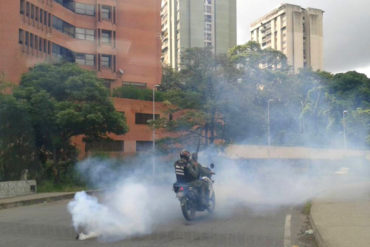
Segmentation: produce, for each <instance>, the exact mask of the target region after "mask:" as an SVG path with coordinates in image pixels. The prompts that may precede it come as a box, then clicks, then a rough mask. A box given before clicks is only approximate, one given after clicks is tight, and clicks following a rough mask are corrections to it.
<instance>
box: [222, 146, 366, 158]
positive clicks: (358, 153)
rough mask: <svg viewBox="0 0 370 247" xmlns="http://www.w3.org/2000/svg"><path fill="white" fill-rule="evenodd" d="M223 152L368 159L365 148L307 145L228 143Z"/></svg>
mask: <svg viewBox="0 0 370 247" xmlns="http://www.w3.org/2000/svg"><path fill="white" fill-rule="evenodd" d="M225 153H226V155H227V156H228V157H230V158H232V159H283V160H333V161H334V160H343V159H363V160H370V152H369V151H367V150H351V149H348V150H343V149H320V148H308V147H282V146H254V145H230V146H228V147H227V148H226V150H225Z"/></svg>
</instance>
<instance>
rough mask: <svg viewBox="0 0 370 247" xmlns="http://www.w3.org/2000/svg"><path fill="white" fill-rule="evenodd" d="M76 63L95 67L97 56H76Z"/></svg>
mask: <svg viewBox="0 0 370 247" xmlns="http://www.w3.org/2000/svg"><path fill="white" fill-rule="evenodd" d="M75 62H76V63H77V64H80V65H87V66H95V55H92V54H82V53H80V54H76V59H75Z"/></svg>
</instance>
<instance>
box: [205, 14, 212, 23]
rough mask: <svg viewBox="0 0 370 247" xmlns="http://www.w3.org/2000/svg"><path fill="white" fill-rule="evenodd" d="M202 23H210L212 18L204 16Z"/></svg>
mask: <svg viewBox="0 0 370 247" xmlns="http://www.w3.org/2000/svg"><path fill="white" fill-rule="evenodd" d="M204 21H205V22H212V16H211V15H205V16H204Z"/></svg>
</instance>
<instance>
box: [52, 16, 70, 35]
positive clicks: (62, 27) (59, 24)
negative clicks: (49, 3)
mask: <svg viewBox="0 0 370 247" xmlns="http://www.w3.org/2000/svg"><path fill="white" fill-rule="evenodd" d="M53 28H55V29H56V30H58V31H60V32H62V33H65V34H67V35H69V36H71V37H75V27H74V26H72V25H71V24H69V23H67V22H65V21H63V20H61V19H59V18H58V17H56V16H53Z"/></svg>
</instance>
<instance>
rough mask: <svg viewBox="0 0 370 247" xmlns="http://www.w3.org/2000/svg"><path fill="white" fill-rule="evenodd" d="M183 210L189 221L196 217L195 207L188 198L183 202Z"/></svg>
mask: <svg viewBox="0 0 370 247" xmlns="http://www.w3.org/2000/svg"><path fill="white" fill-rule="evenodd" d="M181 211H182V214H183V215H184V218H185V219H186V220H187V221H192V220H193V219H194V218H195V208H194V207H192V206H191V205H190V204H189V202H188V200H186V199H184V200H183V201H182V202H181Z"/></svg>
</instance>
